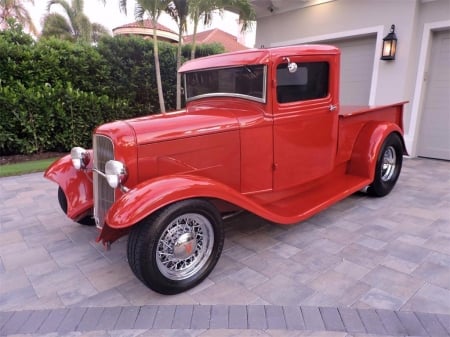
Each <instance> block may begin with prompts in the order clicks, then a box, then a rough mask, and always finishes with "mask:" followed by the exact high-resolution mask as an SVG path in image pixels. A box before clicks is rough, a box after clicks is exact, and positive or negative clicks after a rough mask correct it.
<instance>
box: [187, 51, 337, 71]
mask: <svg viewBox="0 0 450 337" xmlns="http://www.w3.org/2000/svg"><path fill="white" fill-rule="evenodd" d="M302 54H305V55H323V54H327V55H330V54H335V55H338V54H340V51H339V49H338V48H337V47H334V46H329V45H297V46H287V47H276V48H265V49H248V50H243V51H239V52H233V53H224V54H217V55H212V56H207V57H201V58H198V59H194V60H191V61H188V62H186V63H185V64H183V65H182V66H181V67H180V69H179V72H180V73H186V72H191V71H197V70H202V69H211V68H225V67H235V66H241V65H249V64H268V63H269V62H270V60H272V59H276V58H278V57H286V56H294V55H302Z"/></svg>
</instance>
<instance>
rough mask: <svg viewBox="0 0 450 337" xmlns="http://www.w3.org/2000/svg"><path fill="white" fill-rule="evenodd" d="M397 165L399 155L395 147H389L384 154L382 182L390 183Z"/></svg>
mask: <svg viewBox="0 0 450 337" xmlns="http://www.w3.org/2000/svg"><path fill="white" fill-rule="evenodd" d="M396 163H397V154H396V152H395V149H394V147H393V146H389V147H387V148H386V150H385V151H384V153H383V161H382V163H381V180H382V181H389V180H390V179H391V178H392V177H393V175H394V172H395V168H396V165H397V164H396Z"/></svg>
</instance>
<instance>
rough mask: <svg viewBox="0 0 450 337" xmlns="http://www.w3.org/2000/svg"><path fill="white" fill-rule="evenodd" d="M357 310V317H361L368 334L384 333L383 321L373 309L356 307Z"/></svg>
mask: <svg viewBox="0 0 450 337" xmlns="http://www.w3.org/2000/svg"><path fill="white" fill-rule="evenodd" d="M358 312H359V317H361V321H362V322H363V324H364V326H365V328H366V330H367V332H368V333H369V334H379V335H382V334H385V333H386V330H385V329H384V326H383V323H382V322H381V319H380V317H379V316H378V314H377V312H376V311H375V310H373V309H358Z"/></svg>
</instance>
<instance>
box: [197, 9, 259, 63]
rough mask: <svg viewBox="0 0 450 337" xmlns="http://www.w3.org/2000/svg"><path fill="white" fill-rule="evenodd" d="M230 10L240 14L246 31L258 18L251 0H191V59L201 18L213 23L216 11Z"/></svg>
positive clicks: (206, 22) (204, 21)
mask: <svg viewBox="0 0 450 337" xmlns="http://www.w3.org/2000/svg"><path fill="white" fill-rule="evenodd" d="M217 10H219V11H222V10H229V11H230V12H234V13H237V14H239V22H240V23H241V25H242V31H246V30H247V29H248V28H249V27H250V25H251V23H252V21H254V20H255V19H256V16H255V12H254V10H253V7H252V6H251V4H250V1H249V0H189V16H190V18H191V20H192V23H193V25H194V32H193V34H192V46H191V59H193V58H195V49H196V43H195V37H196V35H197V28H198V25H199V23H200V19H201V18H202V17H203V24H205V25H208V24H210V23H211V19H212V13H213V12H214V11H217Z"/></svg>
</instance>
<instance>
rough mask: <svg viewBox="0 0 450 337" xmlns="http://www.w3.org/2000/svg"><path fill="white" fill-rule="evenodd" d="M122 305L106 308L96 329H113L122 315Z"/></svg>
mask: <svg viewBox="0 0 450 337" xmlns="http://www.w3.org/2000/svg"><path fill="white" fill-rule="evenodd" d="M121 311H122V307H113V308H105V310H103V312H102V315H101V316H100V319H99V321H98V323H97V326H96V327H95V328H96V330H111V329H112V328H114V325H115V324H116V321H117V319H118V318H119V316H120V312H121Z"/></svg>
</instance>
